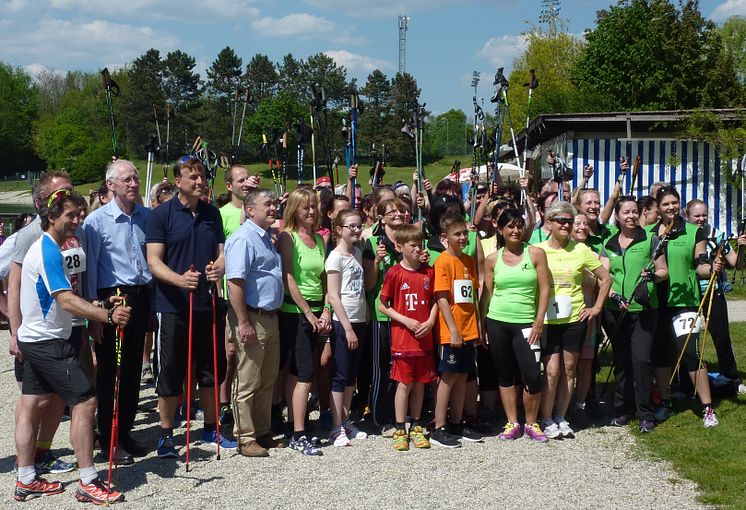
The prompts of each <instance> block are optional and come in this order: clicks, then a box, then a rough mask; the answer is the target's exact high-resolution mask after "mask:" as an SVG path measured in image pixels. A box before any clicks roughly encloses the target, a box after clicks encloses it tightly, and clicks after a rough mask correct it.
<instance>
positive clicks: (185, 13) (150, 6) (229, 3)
mask: <svg viewBox="0 0 746 510" xmlns="http://www.w3.org/2000/svg"><path fill="white" fill-rule="evenodd" d="M26 2H27V0H12V3H17V4H24V8H25V5H26ZM254 4H255V0H199V1H197V0H181V1H180V0H107V1H106V2H103V1H100V0H41V1H39V2H37V3H36V4H35V6H37V7H41V8H43V10H46V11H48V10H52V11H58V12H57V13H58V14H61V13H62V12H65V13H70V12H77V13H85V14H87V15H91V14H93V15H100V16H103V17H109V16H111V15H112V14H115V15H116V16H118V17H120V19H121V17H122V16H124V17H128V16H129V17H132V16H134V15H147V16H152V17H154V18H158V19H170V20H173V19H185V18H186V19H192V20H193V19H194V18H199V19H216V18H223V19H232V20H236V19H239V18H242V17H251V18H255V17H257V16H259V9H258V8H257V7H256V6H255V5H254Z"/></svg>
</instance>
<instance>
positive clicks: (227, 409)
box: [218, 404, 234, 427]
mask: <svg viewBox="0 0 746 510" xmlns="http://www.w3.org/2000/svg"><path fill="white" fill-rule="evenodd" d="M218 412H219V413H220V425H223V426H225V427H232V426H233V423H234V419H233V409H232V408H231V405H230V404H220V410H219V411H218Z"/></svg>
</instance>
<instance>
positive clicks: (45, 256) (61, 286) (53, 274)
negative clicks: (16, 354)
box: [18, 233, 73, 342]
mask: <svg viewBox="0 0 746 510" xmlns="http://www.w3.org/2000/svg"><path fill="white" fill-rule="evenodd" d="M63 290H72V286H71V285H70V280H68V278H67V274H66V273H65V269H64V265H63V258H62V252H61V251H60V247H59V246H58V245H57V243H56V242H55V241H54V239H53V238H52V236H51V235H49V234H47V233H45V234H44V235H42V236H41V237H40V238H39V239H37V240H36V241H35V242H34V243H33V244H32V245H31V247H30V248H29V250H28V253H26V257H24V259H23V266H22V268H21V314H22V315H23V322H22V323H21V327H20V328H19V329H18V341H19V342H41V341H43V340H54V339H63V340H67V339H68V338H70V333H71V332H72V320H73V316H72V314H71V313H69V312H66V311H65V310H63V309H62V307H61V306H60V305H59V303H58V302H57V300H56V299H54V297H53V295H54V294H55V293H57V292H60V291H63Z"/></svg>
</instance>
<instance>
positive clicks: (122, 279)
mask: <svg viewBox="0 0 746 510" xmlns="http://www.w3.org/2000/svg"><path fill="white" fill-rule="evenodd" d="M106 185H107V186H108V188H109V190H110V191H111V192H112V200H110V201H109V202H107V203H106V205H104V206H102V207H99V208H98V209H96V210H95V211H93V212H92V213H91V214H90V215H89V216H88V217H87V218H86V220H85V223H83V232H84V233H85V238H86V250H85V254H86V259H87V262H88V271H87V272H86V283H87V285H86V297H87V298H89V299H104V300H105V299H108V298H109V297H110V296H113V295H117V294H118V293H121V294H122V295H125V296H126V297H127V305H128V306H129V307H130V308H131V309H132V321H131V322H130V324H129V326H127V328H125V330H124V342H123V345H122V352H121V364H120V378H119V415H118V419H119V425H118V427H117V431H118V433H119V437H118V438H116V439H117V440H118V441H119V444H120V446H121V448H117V453H118V455H119V458H118V459H117V463H118V464H120V465H121V464H125V465H126V464H132V462H133V459H132V456H133V455H134V456H136V457H141V456H143V455H146V454H147V453H148V451H149V449H148V448H147V447H146V446H145V445H142V444H140V443H138V442H137V441H135V439H134V438H133V437H132V436H131V434H130V433H131V431H132V426H133V425H134V423H135V416H136V414H137V405H138V403H139V400H140V376H141V374H142V351H143V345H144V343H145V330H146V329H147V326H148V321H149V318H150V290H149V287H148V283H149V282H150V280H151V279H152V276H151V274H150V271H148V263H147V260H146V259H145V228H146V227H145V226H146V224H147V221H148V214H149V212H150V210H149V209H147V208H145V207H143V206H141V205H140V204H138V203H137V199H138V196H139V194H140V174H139V173H138V172H137V168H135V165H133V164H132V163H131V162H129V161H127V160H126V159H118V160H116V161H114V162H112V163H110V164H109V166H108V167H107V169H106ZM89 333H90V335H91V337H93V339H94V340H95V342H96V343H95V347H96V362H97V364H98V370H97V371H96V391H97V394H98V412H97V413H96V418H97V419H98V431H99V433H100V434H101V452H102V454H104V456H108V453H109V447H108V446H109V441H110V438H111V415H112V412H113V410H114V373H115V371H116V370H115V369H116V358H117V353H116V350H115V338H116V328H114V327H112V326H105V325H102V324H100V323H92V324H91V325H90V326H89Z"/></svg>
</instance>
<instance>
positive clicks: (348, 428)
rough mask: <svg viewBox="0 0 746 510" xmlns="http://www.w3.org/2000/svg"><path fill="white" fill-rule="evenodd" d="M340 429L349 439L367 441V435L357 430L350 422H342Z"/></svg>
mask: <svg viewBox="0 0 746 510" xmlns="http://www.w3.org/2000/svg"><path fill="white" fill-rule="evenodd" d="M342 427H343V428H344V430H345V433H346V434H347V437H349V438H350V439H368V434H366V433H365V432H363V431H362V430H360V429H359V428H357V427H356V426H355V425H354V424H353V423H352V422H351V421H350V420H347V421H346V422H344V423H343V424H342Z"/></svg>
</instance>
